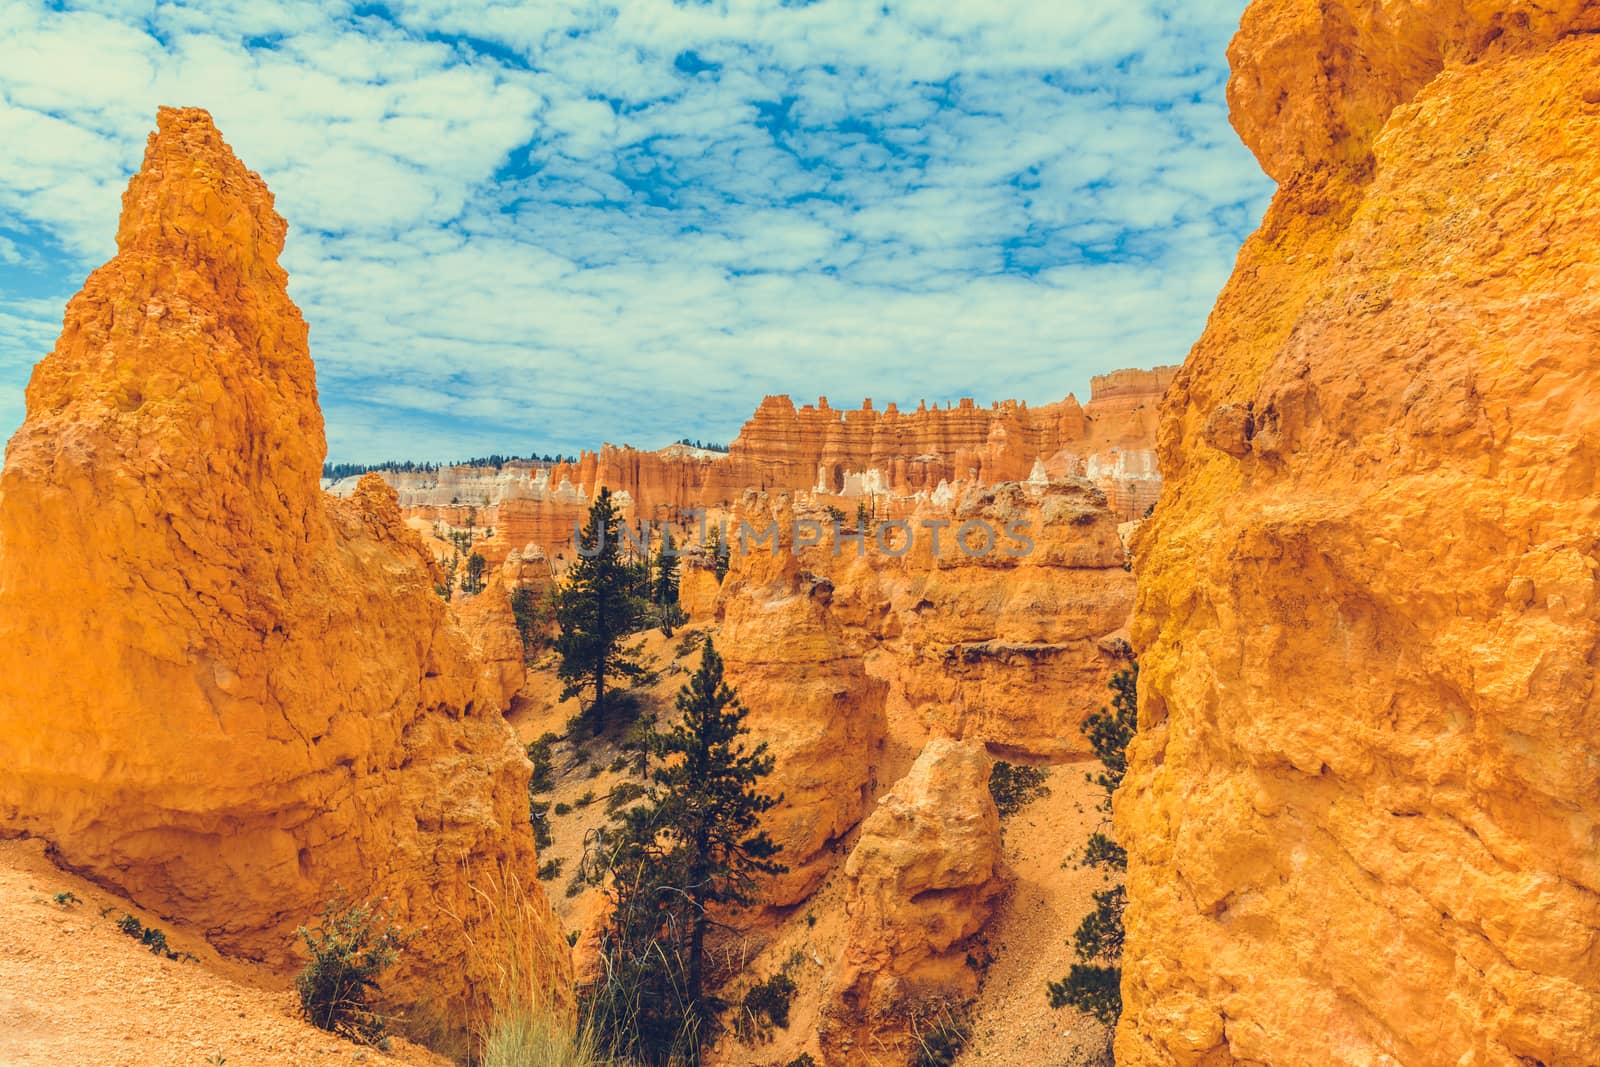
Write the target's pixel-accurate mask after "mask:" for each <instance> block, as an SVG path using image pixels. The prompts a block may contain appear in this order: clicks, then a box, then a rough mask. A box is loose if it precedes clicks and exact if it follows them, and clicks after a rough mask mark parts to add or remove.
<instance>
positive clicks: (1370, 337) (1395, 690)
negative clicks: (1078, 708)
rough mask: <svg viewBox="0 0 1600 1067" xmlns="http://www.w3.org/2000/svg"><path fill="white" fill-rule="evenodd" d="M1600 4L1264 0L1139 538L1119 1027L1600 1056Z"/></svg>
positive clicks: (1295, 1066)
mask: <svg viewBox="0 0 1600 1067" xmlns="http://www.w3.org/2000/svg"><path fill="white" fill-rule="evenodd" d="M1597 31H1600V8H1597V7H1596V6H1595V5H1593V4H1591V3H1583V2H1578V0H1553V2H1550V3H1545V4H1542V5H1526V4H1520V5H1508V4H1489V3H1479V2H1474V0H1443V2H1427V3H1423V2H1421V0H1381V2H1380V0H1326V2H1322V3H1318V4H1311V3H1300V2H1289V0H1257V2H1256V3H1254V4H1252V5H1251V7H1250V8H1249V10H1248V11H1247V12H1246V14H1245V17H1244V23H1243V27H1242V29H1241V31H1240V33H1239V35H1238V36H1237V37H1236V38H1235V40H1234V42H1233V46H1232V48H1231V50H1230V53H1229V54H1230V58H1231V60H1232V66H1233V78H1232V81H1231V82H1230V83H1229V88H1228V95H1229V100H1230V102H1231V103H1232V106H1233V122H1234V125H1235V127H1236V128H1237V129H1238V131H1239V133H1240V136H1241V137H1242V138H1243V139H1244V141H1245V143H1246V144H1247V145H1249V146H1250V147H1251V149H1253V150H1254V151H1255V153H1256V156H1257V158H1258V159H1259V160H1260V161H1261V164H1262V166H1263V167H1264V168H1265V170H1266V171H1267V173H1269V174H1270V175H1272V176H1273V177H1274V178H1276V179H1277V180H1278V182H1279V185H1280V188H1279V190H1278V193H1277V195H1276V197H1275V198H1274V200H1273V203H1272V206H1271V208H1270V209H1269V211H1268V212H1267V215H1266V218H1265V220H1264V221H1263V223H1262V226H1261V229H1260V230H1259V231H1258V232H1257V233H1256V234H1255V235H1254V236H1253V237H1251V238H1250V239H1249V241H1248V242H1247V243H1246V245H1245V246H1244V249H1243V250H1242V252H1241V253H1240V256H1239V261H1238V266H1237V268H1236V270H1235V272H1234V275H1233V278H1232V280H1231V281H1230V282H1229V283H1228V285H1227V287H1226V288H1225V290H1224V291H1223V293H1222V294H1221V297H1220V299H1219V301H1218V303H1217V307H1216V310H1215V311H1214V312H1213V314H1212V316H1211V320H1210V323H1209V326H1208V328H1207V330H1206V332H1205V334H1204V336H1203V337H1202V338H1201V339H1200V341H1199V342H1198V343H1197V344H1196V346H1195V348H1194V350H1193V352H1192V353H1191V355H1190V356H1189V359H1188V362H1187V363H1186V364H1185V365H1184V369H1183V371H1182V372H1181V373H1180V374H1179V376H1178V378H1177V380H1176V381H1175V383H1174V384H1173V386H1172V389H1171V391H1170V392H1169V393H1168V396H1167V401H1166V406H1165V409H1164V412H1163V419H1162V425H1161V432H1160V458H1161V468H1162V473H1163V475H1164V476H1165V478H1166V481H1167V485H1166V491H1165V495H1164V496H1163V500H1162V504H1161V506H1160V507H1159V508H1158V509H1157V511H1156V514H1155V517H1154V519H1153V520H1152V521H1151V522H1150V523H1147V524H1146V525H1145V527H1144V528H1143V530H1142V531H1141V532H1140V533H1139V535H1138V536H1137V537H1136V538H1135V541H1134V557H1135V560H1136V567H1135V570H1136V574H1137V578H1138V588H1139V594H1138V607H1137V611H1136V614H1135V619H1134V624H1133V640H1134V644H1135V646H1136V647H1137V649H1138V650H1139V653H1140V657H1141V664H1142V668H1143V669H1142V672H1141V674H1140V678H1139V682H1140V694H1139V719H1140V722H1139V726H1140V734H1139V737H1138V738H1137V739H1136V740H1135V742H1134V744H1133V746H1132V748H1131V750H1130V768H1129V772H1128V777H1127V781H1126V784H1125V786H1124V788H1123V791H1122V792H1121V794H1119V796H1118V799H1117V810H1116V823H1117V836H1118V839H1119V840H1120V841H1122V842H1123V843H1124V844H1125V845H1126V846H1127V848H1128V852H1129V868H1128V898H1129V906H1128V911H1127V946H1126V955H1125V957H1124V976H1123V989H1122V993H1123V1002H1124V1008H1123V1015H1122V1022H1121V1027H1120V1029H1119V1032H1118V1035H1117V1046H1116V1060H1117V1063H1118V1064H1119V1065H1124V1067H1156V1065H1159V1067H1169V1065H1175V1064H1185V1065H1198V1064H1205V1065H1208V1067H1222V1065H1225V1064H1234V1063H1238V1064H1246V1063H1248V1064H1263V1063H1270V1064H1273V1065H1275V1067H1299V1065H1305V1067H1311V1065H1316V1067H1322V1065H1326V1064H1358V1063H1359V1064H1397V1065H1398V1064H1404V1065H1405V1067H1457V1065H1460V1064H1468V1063H1470V1064H1474V1065H1476V1067H1518V1065H1531V1064H1547V1065H1552V1067H1553V1065H1555V1064H1572V1065H1578V1064H1595V1063H1600V748H1597V743H1600V742H1597V738H1600V702H1597V697H1596V689H1595V669H1596V662H1597V659H1600V656H1597V650H1600V596H1597V582H1600V545H1597V542H1596V531H1597V530H1600V495H1597V494H1596V483H1595V477H1596V470H1597V469H1600V406H1597V402H1596V400H1595V393H1594V383H1595V381H1596V375H1597V372H1600V309H1597V307H1596V297H1595V294H1596V293H1600V277H1597V273H1600V268H1597V262H1600V261H1597V258H1596V255H1595V235H1596V233H1597V232H1600V33H1597Z"/></svg>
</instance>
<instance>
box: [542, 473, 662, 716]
mask: <svg viewBox="0 0 1600 1067" xmlns="http://www.w3.org/2000/svg"><path fill="white" fill-rule="evenodd" d="M619 525H620V519H619V517H618V514H617V509H616V505H615V504H613V503H612V500H611V490H609V489H601V490H600V494H599V495H598V496H597V497H596V498H595V502H594V504H593V505H592V506H591V507H590V508H589V519H588V522H587V524H586V525H585V526H584V530H583V535H582V542H581V544H580V552H579V554H578V560H577V562H576V563H575V564H573V566H572V569H571V571H569V572H568V575H567V583H566V585H565V586H563V587H562V588H561V590H560V591H559V592H558V593H557V594H556V598H555V601H556V610H555V614H556V622H557V623H558V624H559V625H560V627H561V633H560V636H559V637H557V639H556V652H557V653H558V654H559V655H560V660H561V662H560V667H559V671H558V673H559V675H560V677H561V680H562V681H563V682H564V683H566V685H565V688H564V689H563V690H562V693H561V696H562V699H563V700H565V699H567V698H569V697H574V696H576V697H579V698H580V699H581V698H582V697H584V696H585V695H587V698H588V703H587V706H586V707H585V709H584V714H585V718H586V719H587V720H588V722H589V725H590V727H591V728H592V729H593V730H594V731H595V732H596V733H598V732H600V731H601V730H602V729H604V727H605V725H606V714H607V710H608V708H607V703H606V702H607V700H608V697H609V689H608V686H609V685H610V683H611V682H612V681H614V680H615V679H617V678H637V677H639V676H640V675H642V674H644V673H645V668H644V665H643V664H642V663H641V662H640V660H639V653H638V650H637V649H636V648H630V647H627V646H625V645H624V644H623V640H624V638H626V637H627V636H628V635H629V634H631V633H633V632H634V631H635V630H637V629H638V623H639V617H640V615H641V613H642V605H641V604H640V602H639V599H638V597H637V596H635V595H634V592H633V586H634V581H635V575H634V573H633V570H632V568H630V567H629V566H628V565H627V564H626V563H625V562H624V561H623V559H622V553H621V546H620V544H619V539H618V527H619Z"/></svg>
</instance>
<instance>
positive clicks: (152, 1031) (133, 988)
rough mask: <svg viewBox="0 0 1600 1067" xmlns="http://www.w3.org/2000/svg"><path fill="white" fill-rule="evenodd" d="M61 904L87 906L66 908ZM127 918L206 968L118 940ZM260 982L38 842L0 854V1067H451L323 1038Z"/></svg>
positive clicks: (282, 989)
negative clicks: (62, 867)
mask: <svg viewBox="0 0 1600 1067" xmlns="http://www.w3.org/2000/svg"><path fill="white" fill-rule="evenodd" d="M58 893H71V894H73V895H74V896H75V897H77V898H78V900H79V901H81V903H68V904H66V905H65V906H63V905H62V904H60V903H57V902H56V900H55V897H56V894H58ZM102 911H104V912H105V914H103V915H102ZM124 913H127V914H132V915H134V916H136V917H137V918H138V919H139V920H140V921H141V922H142V923H144V924H145V925H146V926H155V927H159V928H161V929H162V930H163V931H164V932H165V933H166V934H167V939H168V943H169V945H170V947H171V949H172V950H173V951H174V952H178V953H183V952H188V953H192V954H193V955H195V956H197V957H199V958H198V959H197V960H187V959H185V960H184V961H183V962H178V961H175V960H169V959H166V958H163V957H158V956H154V955H152V954H151V953H150V951H149V950H148V949H146V948H145V947H144V946H143V945H141V944H139V943H138V942H137V941H135V940H133V939H132V938H129V937H128V936H126V935H125V934H123V933H121V932H120V931H119V930H118V929H117V927H116V923H117V921H118V920H119V919H121V918H122V916H123V915H124ZM254 977H255V980H254V981H252V980H251V978H252V976H251V973H250V969H249V968H248V967H247V966H245V965H241V964H238V963H235V962H225V961H223V960H221V959H220V958H219V957H218V956H217V955H216V953H215V952H213V951H212V950H211V948H210V947H209V946H207V945H206V944H205V943H204V942H203V941H201V940H200V939H199V938H196V937H194V936H192V935H185V934H183V933H181V932H179V931H177V930H174V929H173V928H172V926H171V924H167V923H163V922H162V921H161V920H160V919H159V918H158V917H157V916H155V915H152V914H149V913H147V912H144V911H141V910H140V909H138V908H136V907H134V906H133V905H131V904H129V903H128V902H127V901H126V900H124V899H122V898H121V897H117V896H115V895H113V894H111V893H108V892H106V891H105V890H103V889H101V888H99V887H98V886H95V885H92V884H90V883H89V882H87V881H85V880H83V879H81V878H77V877H74V876H72V875H70V874H66V873H64V872H62V871H59V870H57V869H56V868H55V867H54V866H52V865H51V864H50V862H49V861H48V860H47V859H46V858H45V853H44V847H43V844H42V843H41V842H38V841H3V842H0V1067H206V1065H219V1064H225V1065H226V1067H336V1065H338V1067H345V1065H351V1064H364V1065H367V1067H383V1065H388V1064H401V1063H407V1064H414V1065H430V1067H448V1064H449V1061H448V1060H443V1059H440V1058H438V1057H436V1056H433V1055H431V1054H430V1053H427V1052H425V1051H423V1050H421V1049H418V1048H416V1047H414V1046H411V1045H408V1044H407V1043H405V1042H404V1041H399V1040H395V1041H394V1042H392V1045H391V1053H392V1054H391V1055H385V1054H383V1053H381V1052H379V1051H378V1050H376V1049H372V1048H363V1047H361V1046H358V1045H353V1044H350V1043H349V1042H347V1041H344V1040H342V1039H341V1038H337V1037H334V1036H333V1035H332V1034H328V1033H324V1032H323V1031H321V1030H318V1029H316V1028H315V1027H312V1026H310V1025H309V1024H307V1023H304V1022H301V1021H300V1020H298V1019H297V1018H295V1015H294V1013H295V1009H296V1007H297V1002H296V999H295V996H294V994H293V993H292V992H291V991H289V990H288V989H287V986H286V983H285V982H283V980H282V979H274V978H272V977H271V976H269V975H265V974H263V975H259V976H254Z"/></svg>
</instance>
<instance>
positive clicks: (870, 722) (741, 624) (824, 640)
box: [718, 552, 886, 906]
mask: <svg viewBox="0 0 1600 1067" xmlns="http://www.w3.org/2000/svg"><path fill="white" fill-rule="evenodd" d="M831 596H832V586H831V585H830V584H829V583H828V582H827V580H826V579H824V578H821V577H820V576H818V575H815V574H813V573H811V572H809V571H806V570H804V569H802V568H801V566H800V564H799V562H798V561H797V560H796V558H795V557H794V556H793V555H792V554H790V553H787V552H785V553H781V554H776V555H763V554H753V555H751V556H749V557H747V558H746V560H744V561H743V564H742V566H741V568H740V570H739V571H738V572H737V573H735V574H731V575H729V578H728V583H727V585H726V586H725V587H724V589H723V592H722V610H723V617H722V634H721V637H720V638H718V650H719V651H720V652H721V653H722V655H723V658H724V661H725V664H726V670H727V678H728V684H729V685H731V686H733V687H734V688H735V689H736V690H737V691H738V693H739V699H740V701H741V702H742V703H743V704H744V705H745V706H746V707H748V708H749V709H750V714H749V717H748V718H747V719H746V721H745V725H746V726H747V727H748V728H749V730H750V734H751V737H750V740H751V743H752V744H755V743H759V742H763V741H764V742H766V743H767V746H768V749H769V750H770V752H771V754H772V755H773V757H774V758H775V760H776V764H775V766H774V769H773V772H772V774H771V775H769V776H768V777H767V778H766V779H765V780H764V781H763V782H762V789H763V790H764V791H766V792H768V793H771V794H773V795H777V794H779V793H781V794H782V797H783V799H782V800H781V801H780V803H779V804H778V806H777V807H775V808H773V809H772V810H771V811H770V812H768V813H767V815H766V816H765V817H764V819H763V826H764V828H765V829H766V831H767V833H768V834H769V835H770V836H771V837H772V840H773V841H774V842H775V843H776V844H778V845H779V846H781V847H782V850H783V851H782V853H781V855H780V856H779V857H778V858H779V860H780V862H782V863H783V864H784V866H786V867H787V868H788V872H787V873H786V874H781V875H776V876H774V877H773V878H771V879H769V880H766V881H764V883H763V891H762V895H763V903H765V904H771V905H776V906H786V905H790V904H795V903H798V902H799V901H802V900H804V899H805V898H806V897H808V896H810V895H811V894H812V893H813V892H814V891H815V890H816V888H817V887H818V886H819V885H821V884H822V880H823V879H824V878H825V877H826V876H827V873H828V870H829V869H830V868H831V867H832V866H833V863H834V862H835V859H836V857H835V855H834V851H833V846H834V844H835V842H837V841H838V840H839V839H840V838H842V837H843V836H844V835H845V834H846V833H847V832H848V831H850V830H851V829H852V828H854V827H855V825H856V823H858V822H860V821H861V817H862V816H863V815H864V814H865V813H866V811H867V808H868V806H869V805H870V803H871V801H872V798H873V796H874V795H875V788H874V787H875V784H876V778H875V775H876V770H877V764H878V762H879V759H880V757H881V755H882V749H883V743H884V733H885V722H884V695H885V690H886V687H885V685H884V683H883V682H881V681H879V680H877V679H874V678H871V677H869V676H868V675H867V673H866V671H865V669H864V668H863V666H862V663H861V660H860V658H859V657H858V656H856V655H854V654H853V653H852V650H851V648H850V646H849V645H848V644H847V643H846V641H845V638H844V634H843V632H842V628H841V627H840V625H839V622H838V620H837V619H835V618H834V617H833V615H832V613H831V612H830V611H829V609H828V604H829V601H830V599H831Z"/></svg>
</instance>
